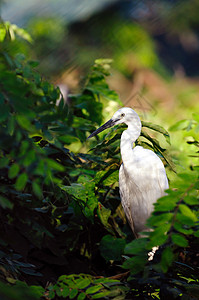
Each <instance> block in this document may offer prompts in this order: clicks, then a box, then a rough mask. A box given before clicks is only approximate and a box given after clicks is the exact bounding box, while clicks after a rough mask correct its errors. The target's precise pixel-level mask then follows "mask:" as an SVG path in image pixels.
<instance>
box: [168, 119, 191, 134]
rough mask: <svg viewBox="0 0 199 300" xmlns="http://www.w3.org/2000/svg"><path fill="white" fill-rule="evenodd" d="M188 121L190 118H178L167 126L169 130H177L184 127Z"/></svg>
mask: <svg viewBox="0 0 199 300" xmlns="http://www.w3.org/2000/svg"><path fill="white" fill-rule="evenodd" d="M189 123H190V120H180V121H178V122H177V123H176V124H174V125H173V126H171V127H170V128H169V130H170V131H178V130H182V129H186V128H187V127H188V125H189Z"/></svg>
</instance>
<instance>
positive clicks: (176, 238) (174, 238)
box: [171, 233, 188, 247]
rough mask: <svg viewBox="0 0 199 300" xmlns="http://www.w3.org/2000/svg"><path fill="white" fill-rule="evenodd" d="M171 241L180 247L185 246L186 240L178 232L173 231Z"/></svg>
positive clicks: (186, 244)
mask: <svg viewBox="0 0 199 300" xmlns="http://www.w3.org/2000/svg"><path fill="white" fill-rule="evenodd" d="M171 239H172V242H173V243H174V244H176V245H178V246H180V247H187V246H188V242H187V240H186V239H185V238H184V237H183V236H182V235H180V234H177V233H173V234H172V236H171Z"/></svg>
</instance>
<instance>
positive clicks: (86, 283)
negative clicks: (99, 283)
mask: <svg viewBox="0 0 199 300" xmlns="http://www.w3.org/2000/svg"><path fill="white" fill-rule="evenodd" d="M90 283H91V281H90V280H89V279H88V278H81V279H78V280H76V286H77V288H78V289H85V288H86V287H87V286H89V284H90Z"/></svg>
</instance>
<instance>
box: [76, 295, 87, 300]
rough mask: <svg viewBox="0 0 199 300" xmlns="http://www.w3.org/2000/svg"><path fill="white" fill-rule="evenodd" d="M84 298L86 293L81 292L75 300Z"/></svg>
mask: <svg viewBox="0 0 199 300" xmlns="http://www.w3.org/2000/svg"><path fill="white" fill-rule="evenodd" d="M85 298H86V294H85V293H81V294H79V295H78V297H77V300H84V299H85Z"/></svg>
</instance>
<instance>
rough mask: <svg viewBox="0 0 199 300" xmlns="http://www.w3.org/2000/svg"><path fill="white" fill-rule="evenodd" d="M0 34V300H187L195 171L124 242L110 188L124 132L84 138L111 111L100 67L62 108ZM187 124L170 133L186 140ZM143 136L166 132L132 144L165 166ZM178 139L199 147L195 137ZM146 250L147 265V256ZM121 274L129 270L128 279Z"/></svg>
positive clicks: (193, 259) (193, 260)
mask: <svg viewBox="0 0 199 300" xmlns="http://www.w3.org/2000/svg"><path fill="white" fill-rule="evenodd" d="M1 28H5V31H3V35H1V40H2V53H1V54H2V55H1V61H0V69H1V70H0V85H1V93H0V105H1V109H0V122H1V127H0V176H1V182H0V184H1V192H0V214H1V224H0V230H1V238H0V263H1V268H0V278H1V280H2V281H4V282H5V283H7V284H14V285H13V287H12V289H11V290H12V291H13V293H10V290H8V288H7V287H8V286H7V284H4V283H1V285H2V291H1V292H0V293H1V296H2V298H3V299H19V298H20V297H21V295H24V297H25V298H27V299H32V298H33V299H38V298H40V297H41V295H43V297H44V298H46V299H49V298H50V299H53V298H56V299H59V298H60V297H62V298H67V297H69V298H70V299H73V298H75V297H77V299H85V298H86V297H87V298H90V299H99V298H104V297H108V298H113V299H125V297H131V298H132V297H134V296H137V297H140V298H142V297H143V296H144V297H145V299H159V297H162V298H161V299H164V297H165V299H166V297H171V298H172V299H174V298H177V297H180V295H183V296H184V297H186V299H196V298H194V297H197V296H196V294H197V293H198V287H197V285H196V284H197V281H198V275H197V241H198V237H199V231H198V222H197V221H198V198H197V189H198V167H197V166H196V165H194V164H192V165H191V166H190V165H189V164H187V165H184V173H183V174H178V175H176V176H175V180H174V181H173V182H172V184H171V188H170V190H168V196H166V197H164V198H161V199H159V200H158V202H157V204H156V205H155V211H154V213H153V214H152V216H151V218H150V219H149V220H148V225H149V226H150V227H151V228H153V229H154V230H153V232H150V233H148V234H147V236H146V237H145V238H143V239H138V240H133V241H132V233H131V231H130V230H129V227H128V225H127V224H125V222H126V221H125V218H124V215H123V214H122V210H121V207H120V206H121V205H120V198H119V191H118V169H119V165H120V155H119V139H120V135H121V132H122V130H123V127H115V128H113V129H112V130H110V131H109V133H108V134H107V135H105V136H104V138H103V139H102V141H101V142H100V143H96V141H91V142H90V143H92V144H89V142H88V141H86V138H87V136H88V135H89V133H91V132H92V131H93V130H94V128H95V127H94V125H95V124H97V125H100V124H101V123H102V121H103V110H104V105H106V106H107V105H109V103H110V101H115V102H116V103H118V105H119V103H120V101H119V98H118V96H117V94H116V93H115V92H114V91H111V90H110V89H109V87H108V85H107V83H106V76H108V75H109V64H110V62H111V61H110V60H97V61H96V62H95V64H94V66H93V68H92V69H91V72H90V74H89V75H88V76H87V77H86V78H85V84H84V87H83V89H82V90H81V92H80V93H79V94H77V95H70V96H69V99H68V100H70V101H68V103H70V105H68V104H67V103H65V101H64V99H63V97H62V95H61V93H60V90H59V88H56V87H54V86H53V85H52V84H50V83H49V82H47V81H45V80H43V79H42V78H41V76H40V74H39V73H38V72H37V70H36V66H37V63H36V62H34V61H26V59H25V57H24V56H23V55H21V54H17V55H15V57H13V56H11V55H10V54H8V53H7V52H6V48H4V46H5V45H6V47H7V44H8V41H9V38H8V36H7V34H8V31H9V27H4V26H3V25H2V27H1ZM3 30H4V29H3ZM4 33H5V34H4ZM10 43H11V41H10ZM194 117H195V119H194V120H193V121H192V122H191V123H190V121H189V122H188V121H186V122H184V123H180V124H179V123H178V124H177V125H175V126H173V127H172V128H171V130H178V129H183V130H184V129H186V130H190V129H191V130H196V131H197V130H198V126H199V125H198V118H197V116H196V115H194ZM146 127H147V129H148V130H147V132H146ZM149 130H153V132H157V133H158V134H162V135H163V136H164V137H165V139H166V141H167V142H168V143H169V134H168V132H167V131H166V130H164V129H163V128H162V127H160V126H157V125H154V124H151V123H146V122H143V131H142V136H141V137H140V139H139V140H138V142H137V143H138V144H141V145H143V146H144V147H147V148H150V149H152V150H154V151H155V152H156V153H157V154H158V155H159V156H160V157H161V158H162V159H163V160H164V162H165V165H166V166H167V167H168V168H170V169H174V166H173V163H172V161H171V159H170V158H169V155H168V153H167V151H166V150H165V149H164V148H163V147H162V146H161V145H160V144H159V142H158V140H156V139H154V138H152V137H151V135H150V134H149V133H148V132H149ZM96 139H97V142H98V138H96ZM188 142H189V144H190V143H191V144H192V145H194V146H196V147H198V141H197V140H196V138H195V135H193V138H192V139H191V141H188ZM91 146H92V149H91V150H90V152H88V149H89V148H90V147H91ZM71 149H73V152H72V151H71ZM74 150H76V151H74ZM81 152H84V153H81ZM85 152H88V153H86V154H85ZM157 245H159V250H158V252H157V254H156V255H155V258H154V260H153V261H152V262H149V261H148V256H147V253H148V252H149V251H150V250H151V248H152V247H153V246H157ZM113 246H114V251H112V248H113ZM119 265H120V266H119ZM122 268H123V269H127V270H130V276H129V277H128V280H127V276H128V274H129V273H128V272H126V270H125V271H124V274H120V273H121V272H122V271H123V269H122ZM75 273H76V274H75ZM85 273H86V274H85ZM88 274H89V275H88ZM60 276H61V277H60ZM99 276H100V277H99ZM108 277H109V278H108ZM25 283H27V284H28V285H34V286H30V287H28V286H27V285H26V284H25ZM47 283H48V284H47ZM35 285H36V286H35ZM46 285H47V286H46ZM43 288H45V291H44V289H43ZM126 295H127V296H126ZM17 297H18V298H17ZM31 297H32V298H31ZM25 298H24V299H25Z"/></svg>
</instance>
